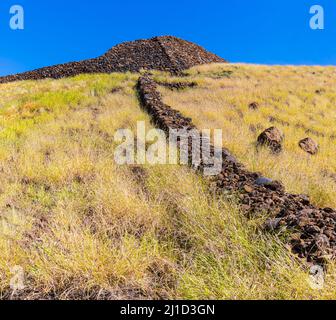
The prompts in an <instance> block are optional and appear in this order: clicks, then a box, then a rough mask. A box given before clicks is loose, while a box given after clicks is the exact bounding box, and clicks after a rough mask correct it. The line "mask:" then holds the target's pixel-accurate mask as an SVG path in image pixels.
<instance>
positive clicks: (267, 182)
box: [255, 177, 273, 186]
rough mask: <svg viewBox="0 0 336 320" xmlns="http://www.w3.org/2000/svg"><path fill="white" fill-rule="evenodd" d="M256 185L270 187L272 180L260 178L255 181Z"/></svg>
mask: <svg viewBox="0 0 336 320" xmlns="http://www.w3.org/2000/svg"><path fill="white" fill-rule="evenodd" d="M255 183H256V185H258V186H265V185H270V184H272V183H273V180H271V179H268V178H265V177H260V178H258V179H257V180H256V182H255Z"/></svg>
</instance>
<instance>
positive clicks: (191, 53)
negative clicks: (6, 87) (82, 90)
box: [0, 36, 226, 83]
mask: <svg viewBox="0 0 336 320" xmlns="http://www.w3.org/2000/svg"><path fill="white" fill-rule="evenodd" d="M216 62H219V63H220V62H226V61H225V60H224V59H222V58H220V57H218V56H216V55H215V54H212V53H210V52H208V51H206V50H205V49H203V48H202V47H200V46H198V45H196V44H194V43H191V42H188V41H185V40H182V39H178V38H176V37H172V36H164V37H155V38H152V39H149V40H137V41H132V42H125V43H122V44H119V45H117V46H115V47H113V48H112V49H111V50H109V51H108V52H107V53H106V54H104V55H103V56H100V57H98V58H95V59H90V60H84V61H80V62H70V63H66V64H60V65H55V66H51V67H45V68H41V69H37V70H34V71H29V72H24V73H20V74H16V75H11V76H6V77H1V78H0V83H6V82H12V81H20V80H38V79H45V78H53V79H59V78H64V77H71V76H75V75H78V74H82V73H111V72H126V71H131V72H138V71H140V70H141V69H145V70H161V71H169V72H171V73H175V74H177V73H180V72H181V71H183V70H185V69H189V68H191V67H193V66H196V65H200V64H207V63H216Z"/></svg>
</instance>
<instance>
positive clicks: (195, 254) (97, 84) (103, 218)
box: [0, 65, 336, 299]
mask: <svg viewBox="0 0 336 320" xmlns="http://www.w3.org/2000/svg"><path fill="white" fill-rule="evenodd" d="M309 70H312V69H305V68H298V69H294V68H288V69H286V68H282V69H279V68H270V67H269V68H266V67H247V66H230V65H229V66H227V65H223V66H221V65H218V66H213V67H201V68H197V69H194V70H191V71H190V73H189V77H190V79H196V81H197V82H198V83H199V84H200V87H199V88H195V89H188V90H185V91H181V92H176V93H175V92H171V91H168V90H165V89H162V90H163V92H164V96H165V99H166V100H167V101H168V102H169V103H170V104H171V105H173V106H174V107H176V108H179V109H181V110H182V111H183V112H185V114H189V115H191V116H192V117H193V118H194V121H195V123H196V124H197V125H198V126H199V127H200V128H202V127H206V128H207V127H219V128H223V129H224V136H225V143H226V144H227V146H228V147H229V148H230V149H231V150H232V151H233V152H234V153H236V154H237V155H238V156H239V157H240V159H241V160H242V161H244V162H245V163H246V164H247V165H248V166H250V167H252V168H253V169H258V170H262V171H263V172H265V173H266V174H268V175H270V176H273V177H280V178H281V179H282V180H284V181H285V183H286V184H287V185H288V187H289V188H290V189H292V190H294V191H302V190H304V191H305V190H306V189H305V187H306V188H307V186H306V185H307V184H308V183H309V185H311V187H310V188H308V191H309V192H310V194H311V195H312V196H313V197H315V200H316V201H319V202H321V203H322V202H323V203H330V204H331V205H332V204H333V197H332V195H333V192H334V189H333V184H332V182H331V181H330V180H328V179H327V178H326V177H324V176H322V175H321V176H320V175H319V174H320V171H321V170H320V169H321V168H324V167H323V166H329V165H330V167H328V169H330V171H331V170H332V164H333V162H332V161H333V159H332V157H331V154H332V152H333V148H334V146H333V145H332V144H331V143H329V144H328V143H327V140H324V139H319V142H320V143H321V153H320V155H318V156H317V157H315V158H308V157H307V156H305V155H304V154H302V153H301V151H300V150H298V151H297V147H296V144H295V140H296V139H297V138H299V137H301V134H300V132H299V133H297V132H296V131H295V130H294V129H292V127H291V126H288V127H281V128H283V129H284V130H285V132H286V135H287V140H286V152H285V154H284V155H281V156H279V157H277V158H276V157H274V156H271V155H270V154H268V153H267V152H266V151H265V152H262V153H261V154H256V153H255V152H254V148H253V141H254V139H255V133H251V132H250V130H249V129H248V128H249V125H250V124H255V125H257V124H258V123H260V124H261V125H262V126H263V127H267V125H268V123H267V120H265V117H267V116H268V113H269V114H274V111H273V110H274V109H275V107H276V106H277V107H278V108H279V109H280V107H282V109H281V110H282V112H280V111H278V112H277V116H278V117H280V116H282V117H287V118H283V119H286V120H288V121H291V123H293V122H294V121H295V120H294V119H295V117H296V115H297V114H299V115H300V117H302V119H305V118H304V117H306V116H305V115H304V113H303V112H299V110H300V109H299V105H300V104H299V102H298V100H299V99H304V98H305V99H307V100H305V101H309V102H311V104H308V106H307V108H308V107H309V108H310V109H309V110H311V112H312V113H314V115H315V114H317V113H318V112H324V114H325V116H324V117H322V116H321V117H320V118H316V120H315V121H320V122H319V124H316V126H319V127H316V129H318V128H319V129H320V130H325V131H324V132H328V133H331V130H332V127H331V128H330V129H327V128H325V125H326V124H327V123H328V121H330V123H329V124H330V125H331V121H332V116H333V114H332V110H331V109H330V108H328V107H330V105H332V104H333V102H334V100H333V99H335V91H333V90H334V89H333V87H332V83H333V80H332V73H333V72H334V70H333V69H328V68H325V69H323V68H319V69H316V74H315V75H310V74H309V72H310V71H309ZM228 71H233V73H231V72H228ZM280 71H281V72H280ZM156 76H157V77H158V78H161V79H163V78H164V79H166V80H169V81H170V80H171V79H170V77H168V76H167V75H164V74H159V73H157V74H156ZM248 76H249V77H250V79H248ZM265 76H267V77H266V78H265ZM314 76H315V77H317V79H319V82H318V83H319V84H320V86H322V85H323V88H324V89H325V90H326V93H323V95H314V94H313V93H312V94H311V95H310V94H308V93H307V92H306V90H314V89H315V86H316V82H315V86H313V84H312V83H313V81H311V79H310V77H314ZM137 77H138V76H137V75H136V74H133V75H132V74H112V75H90V76H86V75H83V76H78V77H75V78H72V79H65V80H58V81H56V80H53V81H52V80H44V81H38V82H29V81H28V82H22V83H12V84H6V85H1V90H0V101H1V108H0V127H1V131H0V177H1V182H2V183H1V186H0V222H1V223H0V227H1V228H0V252H1V255H0V288H1V295H2V297H3V298H8V297H10V296H11V290H10V287H9V285H10V282H11V279H12V277H13V274H12V273H11V270H13V269H12V268H13V267H14V266H20V267H22V268H23V270H24V274H25V282H24V284H25V289H24V290H22V291H19V292H17V293H16V294H15V295H13V296H12V297H13V298H35V299H38V298H52V299H53V298H58V299H68V298H98V299H122V298H153V299H161V298H187V299H189V298H194V299H199V298H204V299H208V298H214V299H258V298H260V299H271V298H274V299H286V298H287V299H310V298H335V297H336V292H335V283H336V282H335V278H334V266H333V265H331V266H330V267H329V273H328V276H327V279H326V283H325V287H324V289H323V290H321V291H317V290H313V289H311V288H310V285H309V283H308V281H307V279H308V269H307V266H306V265H305V263H304V262H303V261H298V260H297V259H296V258H295V257H294V256H292V255H291V254H290V252H289V250H288V249H287V248H286V247H285V246H284V245H283V244H282V242H281V240H280V239H278V237H277V236H276V235H270V234H265V233H264V232H263V231H262V230H261V229H260V225H261V224H262V223H263V221H264V220H265V217H259V218H256V219H250V220H249V219H247V218H245V217H244V214H243V213H242V212H240V211H239V210H238V209H237V206H236V205H235V204H234V203H230V202H228V201H227V199H225V198H223V199H214V198H213V196H212V195H211V194H210V193H209V191H208V188H207V187H208V186H207V183H206V181H203V180H202V179H201V178H200V177H199V176H197V175H196V174H195V173H194V172H193V171H191V170H190V169H188V168H186V167H182V166H148V165H145V166H141V167H140V166H122V167H120V166H117V165H116V164H115V162H114V158H113V153H114V149H115V147H116V144H115V142H114V139H113V136H114V133H115V131H116V130H117V129H119V128H131V129H134V128H135V127H136V121H137V120H145V121H146V122H147V126H148V127H150V123H149V117H148V116H147V115H146V114H145V113H143V112H142V111H141V109H140V108H139V104H138V100H137V96H136V93H135V89H134V86H135V83H136V80H137ZM291 77H292V78H293V80H289V78H291ZM305 77H307V78H305ZM217 78H218V79H217ZM295 79H296V80H295ZM324 81H327V84H324ZM258 84H259V86H258V87H257V88H258V90H255V88H256V87H255V85H258ZM301 86H304V88H305V90H303V89H302V88H301ZM286 88H287V91H286ZM289 90H292V91H293V93H292V94H291V95H288V92H289ZM302 90H303V91H302ZM335 90H336V89H335ZM286 92H287V93H286ZM298 92H302V96H301V95H299V93H298ZM272 97H273V98H274V100H273V99H272ZM314 97H315V98H316V99H320V100H318V101H325V102H326V104H325V107H323V106H322V107H321V109H319V110H318V111H317V109H316V108H313V105H312V103H313V101H315V100H314V99H315V98H314ZM287 99H290V100H288V103H289V104H290V105H291V106H292V107H289V106H287V107H286V104H285V101H287ZM251 100H257V101H258V102H259V103H260V104H261V108H260V110H259V111H258V112H253V113H252V112H250V111H248V109H247V106H248V103H250V102H251ZM302 101H303V100H302ZM267 103H268V105H266V104H267ZM233 105H235V108H233ZM295 107H296V108H295ZM237 110H238V111H239V110H241V111H243V113H244V118H242V117H241V116H239V117H237V116H236V115H237V114H240V113H239V112H238V111H237ZM286 110H287V112H286ZM243 119H245V120H244V121H243ZM300 119H301V118H300ZM245 121H246V124H245ZM311 121H313V120H311ZM309 123H310V122H309ZM291 133H293V135H292V134H291ZM326 139H327V138H326ZM327 147H328V149H327ZM329 154H330V156H329ZM326 157H327V159H328V161H329V160H330V163H329V162H327V164H325V165H323V163H322V160H323V159H325V158H326ZM298 159H300V161H298ZM298 169H300V170H298ZM288 173H290V174H288ZM292 173H293V175H295V177H296V183H294V182H295V179H294V177H293V176H292ZM298 177H300V178H298ZM319 177H321V179H322V177H323V179H326V180H321V181H319V180H318V179H319ZM324 181H327V182H328V184H325V185H323V182H324ZM305 184H306V185H305ZM318 193H320V194H321V196H320V198H317V194H318ZM322 196H323V197H322Z"/></svg>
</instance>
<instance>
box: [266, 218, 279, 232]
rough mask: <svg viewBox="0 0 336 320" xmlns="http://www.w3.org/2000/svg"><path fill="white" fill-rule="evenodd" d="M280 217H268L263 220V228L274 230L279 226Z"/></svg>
mask: <svg viewBox="0 0 336 320" xmlns="http://www.w3.org/2000/svg"><path fill="white" fill-rule="evenodd" d="M281 220H282V219H281V218H274V219H268V220H267V221H266V222H265V225H264V229H265V230H266V231H271V232H272V231H275V230H277V229H278V228H279V227H280V222H281Z"/></svg>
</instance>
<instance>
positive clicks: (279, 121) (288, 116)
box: [157, 64, 336, 207]
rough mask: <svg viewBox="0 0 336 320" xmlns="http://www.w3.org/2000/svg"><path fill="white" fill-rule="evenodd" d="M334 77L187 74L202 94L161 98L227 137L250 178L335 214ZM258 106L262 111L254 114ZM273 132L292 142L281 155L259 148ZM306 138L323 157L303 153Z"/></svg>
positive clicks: (255, 71)
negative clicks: (266, 180) (260, 177)
mask: <svg viewBox="0 0 336 320" xmlns="http://www.w3.org/2000/svg"><path fill="white" fill-rule="evenodd" d="M335 75H336V68H334V67H291V66H289V67H280V66H279V67H278V66H255V65H230V64H228V65H225V64H219V65H210V66H201V67H196V68H194V69H192V70H190V71H188V72H187V77H185V78H184V81H188V80H192V81H196V82H198V84H199V86H198V88H194V89H190V90H185V91H182V92H176V91H175V92H171V91H169V90H167V89H164V88H161V90H162V92H163V95H164V99H165V101H166V102H167V103H168V104H170V105H172V106H174V108H176V109H179V110H181V111H182V112H183V113H184V114H185V115H187V116H190V117H191V118H192V119H193V121H194V123H195V124H196V125H197V126H198V127H199V128H218V129H222V130H223V143H224V146H225V147H227V148H228V149H229V150H231V152H232V153H233V154H235V155H236V156H237V158H238V159H239V160H240V161H241V162H242V163H244V164H245V165H246V166H247V167H248V168H249V169H250V170H253V171H258V172H262V173H263V174H264V175H266V176H269V177H271V178H274V179H277V180H280V181H282V182H283V183H284V184H285V186H286V187H287V190H289V191H290V192H294V193H304V194H309V195H310V197H311V198H312V200H313V202H314V203H315V204H317V205H319V206H331V207H336V181H335V173H336V158H335V156H334V155H335V153H336V144H335V137H336V130H335V126H334V123H335V120H336V109H335V106H336V80H335ZM157 77H159V78H161V80H165V77H164V76H163V75H162V74H159V75H157ZM253 102H256V103H257V104H258V105H259V109H258V110H250V109H249V105H250V104H251V103H253ZM272 118H273V119H272ZM271 126H276V127H278V128H279V129H280V130H282V131H283V132H284V134H285V137H286V139H285V142H284V152H283V153H282V154H280V155H272V154H270V153H269V152H268V151H267V150H261V151H259V152H257V150H256V147H255V145H256V141H257V137H258V135H259V134H260V133H261V132H262V131H263V130H265V129H267V128H269V127H271ZM306 137H311V138H313V139H314V140H315V141H316V142H317V143H318V144H319V146H320V151H319V154H318V155H316V156H313V157H312V156H309V155H308V154H306V153H304V152H303V151H302V150H301V149H300V148H299V146H298V143H299V141H300V140H301V139H304V138H306Z"/></svg>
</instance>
